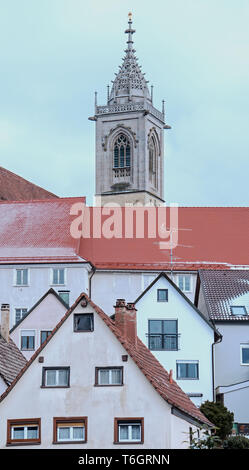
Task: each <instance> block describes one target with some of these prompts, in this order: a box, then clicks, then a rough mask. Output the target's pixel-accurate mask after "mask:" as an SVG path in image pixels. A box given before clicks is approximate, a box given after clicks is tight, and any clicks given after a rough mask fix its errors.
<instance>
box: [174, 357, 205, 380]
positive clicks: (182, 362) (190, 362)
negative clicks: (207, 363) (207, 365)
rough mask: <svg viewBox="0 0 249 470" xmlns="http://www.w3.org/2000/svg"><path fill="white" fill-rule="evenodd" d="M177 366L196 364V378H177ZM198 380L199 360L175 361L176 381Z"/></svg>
mask: <svg viewBox="0 0 249 470" xmlns="http://www.w3.org/2000/svg"><path fill="white" fill-rule="evenodd" d="M178 364H187V365H189V364H196V365H197V377H178ZM199 379H200V363H199V360H193V361H192V360H188V361H187V360H186V361H185V360H180V359H179V360H177V361H176V380H199Z"/></svg>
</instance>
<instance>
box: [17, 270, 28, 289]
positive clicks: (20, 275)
mask: <svg viewBox="0 0 249 470" xmlns="http://www.w3.org/2000/svg"><path fill="white" fill-rule="evenodd" d="M16 285H17V286H27V285H28V269H16Z"/></svg>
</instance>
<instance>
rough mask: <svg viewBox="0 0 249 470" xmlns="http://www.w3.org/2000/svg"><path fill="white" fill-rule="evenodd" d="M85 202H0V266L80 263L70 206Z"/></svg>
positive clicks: (64, 200) (48, 200) (51, 200)
mask: <svg viewBox="0 0 249 470" xmlns="http://www.w3.org/2000/svg"><path fill="white" fill-rule="evenodd" d="M84 201H85V198H84V197H82V198H57V199H46V200H45V199H44V200H39V201H26V202H22V201H18V202H0V220H1V224H0V263H2V264H3V263H20V262H21V263H25V262H26V263H31V262H41V263H42V262H56V261H59V262H79V261H81V262H82V258H81V257H80V256H79V255H78V245H79V241H78V240H76V239H74V238H72V237H71V234H70V224H71V221H72V220H73V217H72V216H71V215H70V209H71V206H72V205H73V204H74V203H75V202H81V203H82V202H84Z"/></svg>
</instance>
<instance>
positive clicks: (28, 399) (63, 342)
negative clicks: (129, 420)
mask: <svg viewBox="0 0 249 470" xmlns="http://www.w3.org/2000/svg"><path fill="white" fill-rule="evenodd" d="M82 311H84V312H91V311H92V309H91V308H90V307H89V306H88V307H87V308H85V309H84V310H83V309H82V307H80V306H79V307H77V308H76V310H75V312H77V313H80V312H82ZM125 353H126V351H125V350H124V348H123V347H122V345H121V344H120V342H119V341H118V340H117V339H116V337H115V336H114V335H113V333H112V332H111V331H110V330H109V328H108V327H107V326H106V325H105V323H104V322H103V321H102V320H101V318H100V317H99V316H98V315H97V314H94V332H87V333H73V316H72V315H71V316H70V317H69V318H68V319H67V320H66V322H65V323H64V324H63V326H62V327H61V328H60V329H59V330H58V331H57V333H56V334H55V336H54V337H53V338H52V339H51V341H50V342H49V343H48V344H47V346H46V347H45V348H44V350H43V351H42V353H41V356H43V357H44V363H43V364H41V363H39V362H38V358H37V359H36V360H35V361H34V363H33V364H32V365H31V366H30V367H29V369H28V370H27V371H26V373H25V374H24V375H23V377H22V378H21V379H20V380H19V382H18V383H17V384H16V386H15V388H14V389H13V390H12V391H11V392H10V393H9V395H8V396H7V397H6V398H5V399H4V400H3V401H2V402H1V403H0V415H1V420H0V447H1V448H5V446H6V429H7V419H18V418H20V419H21V418H36V417H38V418H41V435H42V444H41V445H39V446H32V448H38V447H39V448H46V449H47V448H58V447H59V448H63V447H65V448H75V447H76V448H78V447H80V448H81V447H82V448H85V449H86V448H87V449H89V448H91V449H93V448H112V447H113V448H122V449H127V445H126V446H122V445H114V444H113V438H114V417H134V418H135V417H144V444H142V445H134V448H151V449H153V448H162V449H165V448H170V447H171V438H172V436H171V422H172V419H171V408H170V406H169V405H168V404H167V403H166V402H165V401H164V400H163V399H162V398H161V397H160V396H159V394H158V393H157V392H156V391H155V389H154V388H153V387H152V385H151V384H150V383H149V382H148V381H147V379H146V378H145V376H144V375H143V374H142V372H141V371H140V369H139V368H138V367H137V366H136V365H135V363H134V362H133V361H132V360H131V358H130V357H129V358H128V362H122V360H121V355H122V354H125ZM108 365H109V366H115V365H116V366H124V386H121V387H106V388H105V387H95V386H94V380H95V367H96V366H108ZM43 366H70V368H71V370H70V388H61V389H51V388H48V389H43V388H41V380H42V367H43ZM73 416H75V417H77V416H87V417H88V442H87V443H86V444H82V445H80V446H79V445H76V444H70V445H65V444H64V445H59V446H58V445H53V444H52V434H53V417H73ZM183 426H185V422H184V424H183ZM175 432H179V433H180V432H181V429H180V425H179V427H177V431H175ZM179 439H180V438H179ZM173 442H178V438H177V437H176V436H175V437H174V439H173ZM27 447H28V446H27ZM30 447H31V446H30ZM129 447H131V448H132V445H131V446H129ZM22 448H23V447H22Z"/></svg>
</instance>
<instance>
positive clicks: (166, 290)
mask: <svg viewBox="0 0 249 470" xmlns="http://www.w3.org/2000/svg"><path fill="white" fill-rule="evenodd" d="M160 292H166V300H160V299H159V293H160ZM168 301H169V289H157V302H168Z"/></svg>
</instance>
